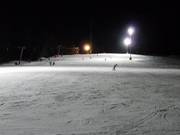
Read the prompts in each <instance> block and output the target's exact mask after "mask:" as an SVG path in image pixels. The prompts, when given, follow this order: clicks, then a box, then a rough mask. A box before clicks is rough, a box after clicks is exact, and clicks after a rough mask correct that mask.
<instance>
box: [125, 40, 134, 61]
mask: <svg viewBox="0 0 180 135" xmlns="http://www.w3.org/2000/svg"><path fill="white" fill-rule="evenodd" d="M123 43H124V45H125V46H126V47H127V53H129V54H130V57H129V60H132V57H131V47H130V45H131V44H132V40H131V38H130V37H126V38H125V39H124V41H123Z"/></svg>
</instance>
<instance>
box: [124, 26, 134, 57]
mask: <svg viewBox="0 0 180 135" xmlns="http://www.w3.org/2000/svg"><path fill="white" fill-rule="evenodd" d="M134 32H135V29H134V27H132V26H130V27H129V28H128V29H127V34H128V38H125V40H126V43H124V44H125V45H126V46H127V49H128V51H129V54H130V57H129V60H132V57H131V45H132V40H133V35H134Z"/></svg>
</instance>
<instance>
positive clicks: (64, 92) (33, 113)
mask: <svg viewBox="0 0 180 135" xmlns="http://www.w3.org/2000/svg"><path fill="white" fill-rule="evenodd" d="M132 56H133V59H132V61H130V60H129V55H128V54H87V55H66V56H63V57H56V58H53V57H52V58H50V59H48V58H43V59H42V60H41V61H40V60H39V61H33V62H22V65H21V66H15V65H14V62H10V63H6V64H3V65H1V66H0V135H143V134H146V135H179V134H180V60H178V59H175V58H171V57H155V56H144V55H132ZM50 61H52V62H55V65H54V66H50ZM115 64H117V65H118V66H117V67H116V70H115V71H114V70H113V66H114V65H115Z"/></svg>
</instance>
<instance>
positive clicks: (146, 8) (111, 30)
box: [0, 1, 180, 57]
mask: <svg viewBox="0 0 180 135" xmlns="http://www.w3.org/2000/svg"><path fill="white" fill-rule="evenodd" d="M179 11H180V10H179V7H178V4H177V3H165V2H163V1H159V2H157V1H156V2H140V1H139V2H137V1H136V2H131V1H127V2H125V1H123V2H121V1H119V2H113V1H109V2H104V1H101V2H100V1H99V2H97V1H73V2H72V1H66V2H59V3H49V2H45V1H43V2H36V3H35V2H34V3H32V2H29V3H28V2H26V3H15V2H13V3H11V4H10V3H7V4H6V5H4V6H3V5H1V13H0V15H1V16H0V17H1V18H0V37H1V38H0V48H1V57H2V54H3V56H4V55H5V53H6V52H5V51H4V50H7V48H8V49H9V50H10V49H13V50H16V49H17V47H18V46H26V47H27V48H29V51H30V50H31V51H32V50H33V49H34V51H35V50H36V51H37V50H38V51H37V52H38V53H39V54H38V55H41V54H43V50H45V49H47V48H55V47H56V46H57V45H58V44H62V45H63V46H71V45H75V46H79V45H80V43H81V42H82V41H84V40H88V39H89V35H90V32H92V35H93V43H94V45H93V47H94V50H96V51H98V52H112V53H113V52H114V53H117V52H124V50H125V48H124V47H123V45H122V38H123V36H124V33H125V31H126V28H127V27H128V26H129V25H133V26H135V27H136V34H135V39H136V44H135V45H134V47H133V51H134V53H139V54H151V55H153V54H155V55H165V54H171V55H173V54H180V45H179V35H178V34H179V32H178V29H179V26H178V25H179V17H180V16H179ZM27 51H28V49H27ZM12 54H13V55H15V54H14V53H12ZM27 54H28V53H27ZM31 55H33V54H31ZM36 55H37V54H36Z"/></svg>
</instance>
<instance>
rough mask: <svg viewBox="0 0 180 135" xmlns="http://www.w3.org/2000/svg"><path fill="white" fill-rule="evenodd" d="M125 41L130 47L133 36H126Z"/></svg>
mask: <svg viewBox="0 0 180 135" xmlns="http://www.w3.org/2000/svg"><path fill="white" fill-rule="evenodd" d="M123 43H124V45H125V46H127V47H129V46H130V45H131V43H132V40H131V38H129V37H126V38H125V39H124V41H123Z"/></svg>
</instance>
